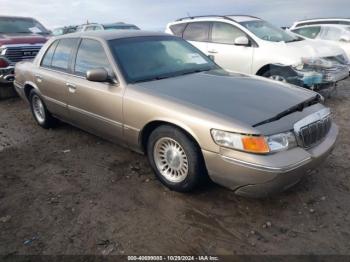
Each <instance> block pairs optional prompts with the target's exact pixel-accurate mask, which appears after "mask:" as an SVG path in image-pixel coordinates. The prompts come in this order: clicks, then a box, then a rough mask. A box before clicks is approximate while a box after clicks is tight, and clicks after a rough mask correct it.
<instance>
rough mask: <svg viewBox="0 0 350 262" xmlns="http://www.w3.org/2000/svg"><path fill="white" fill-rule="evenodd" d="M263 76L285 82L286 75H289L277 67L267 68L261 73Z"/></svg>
mask: <svg viewBox="0 0 350 262" xmlns="http://www.w3.org/2000/svg"><path fill="white" fill-rule="evenodd" d="M262 76H263V77H267V78H270V79H273V80H276V81H280V82H283V83H287V82H288V81H287V79H288V77H290V76H291V75H290V73H289V72H282V71H281V70H278V69H269V70H267V71H266V72H265V73H263V74H262Z"/></svg>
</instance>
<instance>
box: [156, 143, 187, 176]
mask: <svg viewBox="0 0 350 262" xmlns="http://www.w3.org/2000/svg"><path fill="white" fill-rule="evenodd" d="M153 156H154V161H155V164H156V166H157V169H158V171H159V172H160V174H161V175H162V176H164V177H165V178H166V179H167V180H169V181H170V182H174V183H179V182H181V181H183V180H184V179H185V178H186V177H187V175H188V160H187V156H186V153H185V150H184V149H183V148H182V146H181V145H180V144H179V143H178V142H176V141H175V140H174V139H172V138H169V137H163V138H160V139H159V140H158V141H157V142H156V144H155V146H154V150H153Z"/></svg>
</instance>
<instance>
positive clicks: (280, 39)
mask: <svg viewBox="0 0 350 262" xmlns="http://www.w3.org/2000/svg"><path fill="white" fill-rule="evenodd" d="M166 32H167V33H170V34H173V35H177V36H179V37H182V38H184V39H185V40H187V41H189V42H190V43H191V44H193V45H194V46H196V47H197V48H199V49H200V50H201V51H202V52H203V53H205V54H206V55H208V56H210V57H211V58H212V59H213V60H214V61H215V62H216V63H217V64H218V65H220V66H221V67H223V68H225V69H227V70H232V71H237V72H241V73H246V74H254V75H260V76H264V77H269V78H272V79H274V80H279V81H283V82H288V83H292V84H295V85H299V86H302V87H306V88H309V89H312V90H316V91H321V90H324V89H325V90H330V89H331V88H333V87H334V86H335V84H336V83H337V82H338V81H340V80H343V79H345V78H347V77H348V76H349V66H348V57H347V55H346V54H345V52H344V51H343V49H341V48H339V47H337V46H334V45H329V44H326V43H320V42H317V41H314V40H305V39H304V38H302V37H298V36H296V35H294V34H291V33H288V32H285V31H283V30H282V29H280V28H277V27H275V26H273V25H271V24H269V23H268V22H266V21H264V20H261V19H260V18H257V17H252V16H241V15H239V16H199V17H187V18H181V19H179V20H177V21H175V22H173V23H169V24H168V25H167V29H166Z"/></svg>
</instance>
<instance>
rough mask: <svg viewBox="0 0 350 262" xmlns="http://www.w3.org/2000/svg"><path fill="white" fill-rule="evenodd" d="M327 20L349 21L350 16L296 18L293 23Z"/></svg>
mask: <svg viewBox="0 0 350 262" xmlns="http://www.w3.org/2000/svg"><path fill="white" fill-rule="evenodd" d="M329 20H339V21H350V18H339V17H333V18H332V17H328V18H310V19H303V20H298V21H296V22H295V23H302V22H312V21H329Z"/></svg>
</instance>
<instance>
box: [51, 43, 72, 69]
mask: <svg viewBox="0 0 350 262" xmlns="http://www.w3.org/2000/svg"><path fill="white" fill-rule="evenodd" d="M77 41H78V39H74V38H64V39H61V40H60V41H59V43H58V45H57V47H56V50H55V53H54V55H53V57H52V67H54V68H57V69H60V70H63V71H66V70H68V67H69V59H70V56H71V53H72V50H73V48H74V47H75V45H76V43H77Z"/></svg>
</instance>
